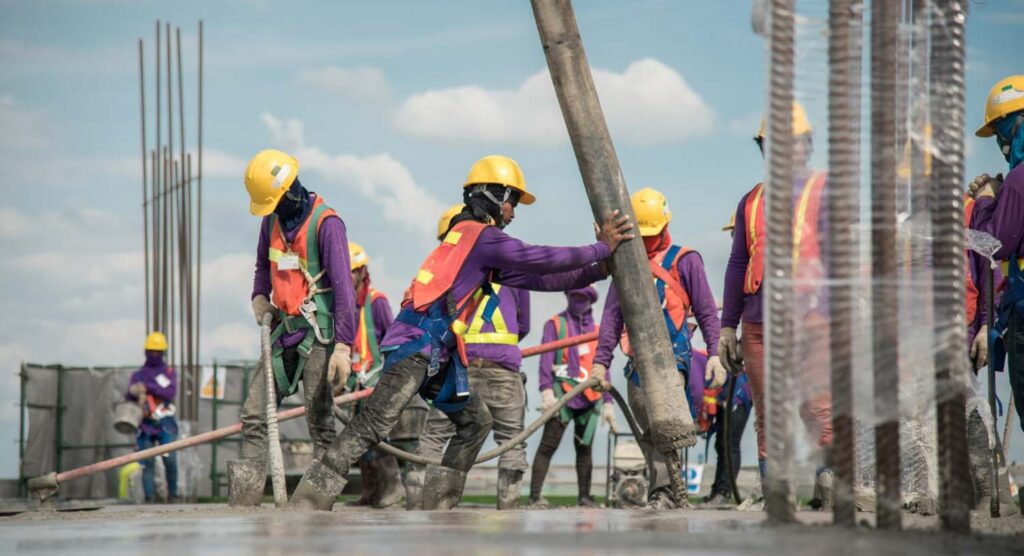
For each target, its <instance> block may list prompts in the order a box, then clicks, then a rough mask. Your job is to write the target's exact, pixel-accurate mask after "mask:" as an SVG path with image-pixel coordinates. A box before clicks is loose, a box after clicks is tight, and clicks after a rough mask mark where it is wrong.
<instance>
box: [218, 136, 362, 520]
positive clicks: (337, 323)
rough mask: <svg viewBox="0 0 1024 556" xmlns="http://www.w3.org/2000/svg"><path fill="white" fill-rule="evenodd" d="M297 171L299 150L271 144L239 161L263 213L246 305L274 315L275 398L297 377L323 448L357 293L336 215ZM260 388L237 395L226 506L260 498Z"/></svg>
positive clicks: (344, 373) (347, 357)
mask: <svg viewBox="0 0 1024 556" xmlns="http://www.w3.org/2000/svg"><path fill="white" fill-rule="evenodd" d="M298 171H299V162H298V160H296V159H295V158H293V157H292V156H290V155H288V154H285V153H283V152H281V151H278V150H273V149H268V150H264V151H260V152H259V153H258V154H257V155H256V156H254V157H253V158H252V160H250V161H249V164H248V166H247V167H246V169H245V188H246V190H247V191H248V192H249V199H250V203H249V212H251V213H252V214H253V215H255V216H260V217H262V222H261V223H260V232H259V241H258V243H257V247H256V270H255V273H254V276H253V291H252V310H253V315H254V316H255V318H256V322H257V323H262V321H263V316H264V315H267V314H270V315H272V316H273V325H272V328H271V330H272V333H271V342H272V344H273V345H272V349H273V353H272V364H273V370H274V378H275V386H276V388H275V391H274V392H275V394H276V396H277V402H278V403H280V402H281V400H282V399H284V398H285V397H287V396H290V395H292V394H294V393H295V392H296V391H297V389H298V387H299V381H300V380H301V381H302V383H303V388H302V390H303V394H304V396H305V406H306V423H307V425H308V426H309V435H310V438H311V439H312V441H313V456H314V457H322V456H323V454H324V453H325V452H326V450H327V448H328V446H330V445H331V442H332V441H333V440H334V438H335V432H334V420H335V419H334V414H333V411H332V409H333V407H334V400H333V396H332V390H337V391H340V390H341V388H342V387H343V386H344V384H345V383H346V381H347V380H348V375H349V373H350V371H351V369H352V358H351V354H352V349H351V347H350V346H351V345H352V342H353V341H354V339H355V332H356V318H355V317H356V310H355V309H356V303H355V292H354V289H353V287H352V276H351V272H350V270H351V266H350V262H349V255H348V238H347V236H346V231H345V223H344V222H342V220H341V217H340V216H338V214H337V213H336V212H335V211H334V210H332V209H330V208H328V207H327V205H326V204H325V203H324V201H323V199H322V198H321V197H320V196H319V195H317V194H316V193H313V192H311V191H307V190H306V188H304V187H303V186H302V183H300V182H299V177H298ZM262 367H263V361H262V360H261V361H260V363H259V365H258V366H257V368H262ZM257 376H258V377H260V378H262V376H261V375H260V374H257ZM266 396H267V387H266V381H264V380H261V379H257V380H253V381H252V382H251V383H250V385H249V392H248V395H247V396H246V399H245V403H244V404H243V405H242V446H241V454H240V455H241V459H239V460H235V461H231V462H228V503H229V504H230V505H232V506H258V505H259V504H260V501H261V500H262V498H263V489H264V485H265V482H266V476H267V472H266V463H267V425H266V421H265V420H264V413H265V410H266ZM364 451H365V450H364ZM358 455H362V452H360V454H358Z"/></svg>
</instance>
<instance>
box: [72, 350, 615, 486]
mask: <svg viewBox="0 0 1024 556" xmlns="http://www.w3.org/2000/svg"><path fill="white" fill-rule="evenodd" d="M596 339H597V332H596V331H594V332H590V333H588V334H580V335H578V336H570V337H568V338H563V339H561V340H555V341H554V342H548V343H546V344H540V345H537V346H533V347H528V348H526V349H524V350H523V357H531V356H534V355H540V354H542V353H547V352H549V351H555V350H559V349H565V348H567V347H569V346H575V345H578V344H583V343H586V342H592V341H594V340H596ZM372 393H373V388H367V389H365V390H360V391H358V392H354V393H351V394H344V395H341V396H337V397H335V398H334V405H345V404H348V403H352V402H355V401H358V400H361V399H363V398H367V397H369V396H370V394H372ZM305 414H306V408H305V407H293V408H292V409H289V410H287V411H282V412H281V413H279V414H278V416H277V419H278V421H288V420H290V419H295V418H296V417H301V416H303V415H305ZM240 432H242V423H235V424H233V425H229V426H227V427H222V428H219V429H216V430H212V431H207V432H204V433H200V434H197V435H195V436H190V437H188V438H183V439H181V440H176V441H174V442H171V443H169V444H164V445H162V446H154V447H152V448H147V449H145V450H141V451H138V452H132V453H130V454H125V455H123V456H118V457H116V458H111V459H108V460H103V461H99V462H96V463H92V464H89V465H85V466H83V467H79V468H77V469H71V470H68V471H65V472H63V473H58V474H57V475H56V481H57V484H58V485H59V484H61V483H65V482H67V481H71V480H74V479H77V478H79V477H85V476H86V475H92V474H94V473H100V472H103V471H107V470H109V469H113V468H115V467H120V466H122V465H125V464H128V463H133V462H137V461H142V460H144V459H149V458H153V457H156V456H162V455H164V454H167V453H170V452H175V451H177V450H181V449H183V448H189V447H192V446H198V445H199V444H205V443H207V442H212V441H214V440H220V439H222V438H227V437H229V436H232V435H235V434H238V433H240Z"/></svg>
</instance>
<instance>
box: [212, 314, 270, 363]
mask: <svg viewBox="0 0 1024 556" xmlns="http://www.w3.org/2000/svg"><path fill="white" fill-rule="evenodd" d="M202 347H203V352H204V353H206V354H208V356H209V357H212V358H217V359H253V358H255V357H256V356H257V355H259V352H260V336H259V328H258V327H257V326H256V323H254V322H251V321H250V322H246V323H243V322H230V323H227V324H222V325H220V326H218V327H216V328H214V329H213V331H212V332H206V333H204V334H203V345H202Z"/></svg>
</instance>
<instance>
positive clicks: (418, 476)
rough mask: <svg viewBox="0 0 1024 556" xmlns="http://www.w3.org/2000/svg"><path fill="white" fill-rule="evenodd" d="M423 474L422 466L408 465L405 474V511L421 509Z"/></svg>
mask: <svg viewBox="0 0 1024 556" xmlns="http://www.w3.org/2000/svg"><path fill="white" fill-rule="evenodd" d="M423 473H424V466H423V465H421V464H418V463H410V464H409V468H408V470H407V471H406V472H405V509H407V510H422V509H423Z"/></svg>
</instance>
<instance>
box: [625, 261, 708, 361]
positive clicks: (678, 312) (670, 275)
mask: <svg viewBox="0 0 1024 556" xmlns="http://www.w3.org/2000/svg"><path fill="white" fill-rule="evenodd" d="M690 251H692V249H690V248H689V247H683V248H681V249H680V250H679V252H678V253H676V258H675V260H673V261H672V266H671V268H670V269H669V270H668V272H667V273H666V271H665V269H664V268H662V266H661V265H662V264H663V263H664V262H665V254H667V253H668V248H665V249H663V250H661V251H659V252H658V253H656V254H655V255H654V258H651V259H647V264H648V265H650V267H651V274H652V275H653V276H654V278H655V279H658V278H660V279H661V280H662V281H663V282H665V300H664V301H663V302H662V304H661V308H662V309H663V310H665V311H668V314H669V316H670V317H671V318H672V323H673V324H675V327H676V329H677V330H678V329H681V328H682V327H683V326H685V324H686V317H687V316H688V315H689V314H690V294H689V292H687V291H686V288H684V287H683V279H682V277H681V276H680V275H679V261H680V259H682V258H683V255H685V254H687V253H689V252H690ZM666 274H667V275H666ZM619 346H620V347H621V348H622V353H624V354H626V357H632V356H633V348H632V346H630V345H629V335H628V334H627V333H626V331H625V328H623V331H622V337H621V338H620V339H619Z"/></svg>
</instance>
